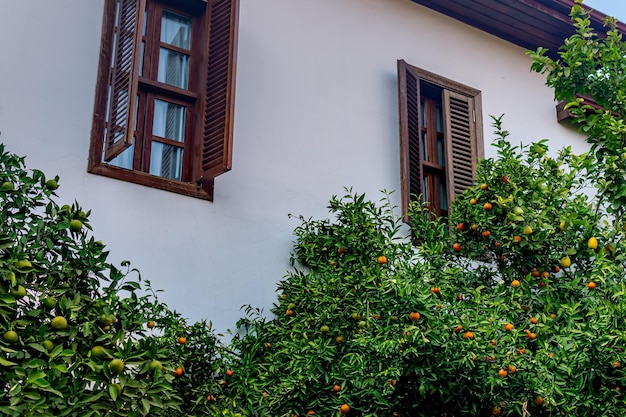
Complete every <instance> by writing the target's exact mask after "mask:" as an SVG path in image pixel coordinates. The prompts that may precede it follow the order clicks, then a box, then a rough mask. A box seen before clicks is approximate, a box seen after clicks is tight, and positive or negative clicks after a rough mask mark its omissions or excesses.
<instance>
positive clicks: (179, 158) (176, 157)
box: [150, 141, 183, 181]
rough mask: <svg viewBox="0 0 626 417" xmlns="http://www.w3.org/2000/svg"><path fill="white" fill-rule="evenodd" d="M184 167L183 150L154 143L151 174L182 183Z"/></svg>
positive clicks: (151, 153)
mask: <svg viewBox="0 0 626 417" xmlns="http://www.w3.org/2000/svg"><path fill="white" fill-rule="evenodd" d="M182 167H183V149H182V148H179V147H177V146H172V145H168V144H165V143H160V142H156V141H152V150H151V151H150V174H152V175H158V176H161V177H165V178H171V179H173V180H177V181H180V176H181V172H182Z"/></svg>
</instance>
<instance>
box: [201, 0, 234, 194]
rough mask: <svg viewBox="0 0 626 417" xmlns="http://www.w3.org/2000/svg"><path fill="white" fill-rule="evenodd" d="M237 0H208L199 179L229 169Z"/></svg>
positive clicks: (230, 159) (207, 178)
mask: <svg viewBox="0 0 626 417" xmlns="http://www.w3.org/2000/svg"><path fill="white" fill-rule="evenodd" d="M238 15H239V0H208V1H207V16H209V22H208V30H207V45H208V49H207V54H206V58H207V59H208V61H207V65H206V66H205V68H206V70H207V77H206V85H205V96H204V100H205V102H204V115H203V119H204V124H203V143H202V163H201V174H200V180H199V181H200V182H202V181H207V180H210V179H213V178H214V177H216V176H217V175H220V174H221V173H223V172H225V171H228V170H230V168H231V162H232V143H233V114H234V107H235V66H236V50H237V31H238V30H237V25H238Z"/></svg>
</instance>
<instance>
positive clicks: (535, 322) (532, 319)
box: [530, 317, 539, 324]
mask: <svg viewBox="0 0 626 417" xmlns="http://www.w3.org/2000/svg"><path fill="white" fill-rule="evenodd" d="M530 322H531V323H532V324H537V323H538V322H539V320H537V318H536V317H531V318H530Z"/></svg>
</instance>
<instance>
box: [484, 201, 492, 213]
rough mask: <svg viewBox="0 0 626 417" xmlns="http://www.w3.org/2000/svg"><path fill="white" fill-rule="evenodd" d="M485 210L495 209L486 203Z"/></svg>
mask: <svg viewBox="0 0 626 417" xmlns="http://www.w3.org/2000/svg"><path fill="white" fill-rule="evenodd" d="M483 207H484V208H485V210H487V211H489V210H491V209H492V208H493V206H492V205H491V203H485V205H484V206H483Z"/></svg>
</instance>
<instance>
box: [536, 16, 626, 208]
mask: <svg viewBox="0 0 626 417" xmlns="http://www.w3.org/2000/svg"><path fill="white" fill-rule="evenodd" d="M570 15H571V18H572V22H573V24H574V26H575V27H576V33H575V34H574V35H572V36H571V37H569V38H568V39H566V40H565V43H564V45H563V46H562V47H561V49H560V50H559V52H558V58H557V59H552V58H550V57H549V56H547V52H548V51H547V50H546V49H545V48H539V49H538V50H537V51H531V52H528V54H529V55H530V57H531V58H532V59H533V63H532V67H531V68H532V70H533V71H536V72H541V73H545V74H546V75H547V77H546V84H547V85H548V86H550V87H552V88H554V94H555V98H556V99H557V100H565V101H566V103H567V104H566V106H565V108H566V109H568V110H569V111H570V112H571V113H572V115H573V117H574V119H573V121H574V123H576V124H578V125H579V129H580V131H581V133H583V134H584V135H585V136H586V137H587V141H588V142H589V144H590V145H591V154H593V155H594V156H595V161H594V162H595V163H594V164H592V165H590V167H589V168H590V169H591V170H593V176H594V177H595V180H596V187H597V188H598V192H599V198H600V199H601V200H608V201H611V205H610V206H608V207H607V208H608V211H609V213H610V214H611V215H612V216H614V217H615V218H617V219H621V217H623V215H624V210H625V207H626V184H625V183H624V181H623V179H624V174H625V173H626V153H625V149H624V147H625V146H626V142H625V138H626V123H625V121H624V115H626V43H624V42H623V40H622V34H621V33H620V32H619V31H618V30H617V29H616V20H615V19H614V18H612V17H607V18H606V20H605V26H606V27H607V31H606V34H598V33H596V32H595V31H594V30H593V28H592V27H591V23H590V19H589V16H588V14H587V12H586V11H585V10H584V9H583V7H582V6H581V5H580V4H574V6H573V7H572V10H571V13H570ZM585 98H591V99H592V100H593V102H595V104H593V103H590V102H589V101H588V100H585Z"/></svg>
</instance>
